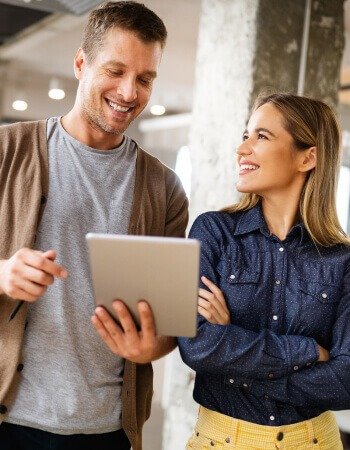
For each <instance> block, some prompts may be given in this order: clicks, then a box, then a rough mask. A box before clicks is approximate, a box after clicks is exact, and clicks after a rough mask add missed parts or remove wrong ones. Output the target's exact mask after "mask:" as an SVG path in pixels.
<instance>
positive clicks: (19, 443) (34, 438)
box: [0, 422, 130, 450]
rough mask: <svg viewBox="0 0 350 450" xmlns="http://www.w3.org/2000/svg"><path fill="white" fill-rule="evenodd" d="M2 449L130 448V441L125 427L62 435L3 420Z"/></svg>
mask: <svg viewBox="0 0 350 450" xmlns="http://www.w3.org/2000/svg"><path fill="white" fill-rule="evenodd" d="M0 449H1V450H89V449H96V450H97V449H98V450H130V442H129V440H128V438H127V436H126V434H125V432H124V430H123V429H121V430H118V431H113V432H111V433H103V434H71V435H62V434H54V433H49V432H47V431H42V430H38V429H36V428H30V427H24V426H21V425H14V424H12V423H5V422H3V423H2V424H1V425H0Z"/></svg>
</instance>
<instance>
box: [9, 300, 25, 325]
mask: <svg viewBox="0 0 350 450" xmlns="http://www.w3.org/2000/svg"><path fill="white" fill-rule="evenodd" d="M23 303H24V300H20V301H18V302H17V304H16V306H15V307H14V308H13V311H12V313H11V314H10V317H9V320H8V321H9V322H11V320H12V319H14V318H15V316H16V314H17V313H18V311H19V310H20V309H21V306H22V305H23Z"/></svg>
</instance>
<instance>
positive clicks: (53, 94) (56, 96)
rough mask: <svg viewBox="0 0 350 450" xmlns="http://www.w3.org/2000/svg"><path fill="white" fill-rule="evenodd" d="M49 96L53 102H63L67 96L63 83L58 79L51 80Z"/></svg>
mask: <svg viewBox="0 0 350 450" xmlns="http://www.w3.org/2000/svg"><path fill="white" fill-rule="evenodd" d="M48 95H49V97H50V98H52V99H53V100H62V99H63V98H64V97H65V96H66V93H65V92H64V89H63V86H62V83H61V82H60V81H59V80H58V79H57V78H51V80H50V86H49V92H48Z"/></svg>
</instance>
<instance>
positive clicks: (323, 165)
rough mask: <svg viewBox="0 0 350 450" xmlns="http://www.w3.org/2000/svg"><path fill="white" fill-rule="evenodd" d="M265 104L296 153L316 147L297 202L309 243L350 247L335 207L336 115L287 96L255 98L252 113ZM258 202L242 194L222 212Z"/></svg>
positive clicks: (321, 105)
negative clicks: (276, 112)
mask: <svg viewBox="0 0 350 450" xmlns="http://www.w3.org/2000/svg"><path fill="white" fill-rule="evenodd" d="M265 103H271V104H272V105H273V106H274V107H275V108H277V109H278V110H279V112H280V113H281V114H282V115H283V117H284V126H285V129H286V130H287V131H288V133H290V134H291V136H292V138H293V141H294V146H295V148H296V149H297V150H305V149H307V148H309V147H314V146H315V147H316V154H317V163H316V167H315V168H314V169H312V170H311V171H310V172H309V175H308V177H307V179H306V182H305V185H304V189H303V191H302V194H301V197H300V202H299V214H300V217H301V219H302V221H303V223H304V225H305V227H306V229H307V231H308V232H309V234H310V236H311V239H312V240H313V241H314V242H315V243H316V244H319V245H322V246H325V247H328V246H332V245H336V244H346V245H350V239H349V237H348V236H347V234H346V233H345V232H344V230H343V229H342V227H341V225H340V223H339V220H338V217H337V212H336V206H335V205H336V200H335V195H336V187H337V181H338V174H339V166H340V155H341V150H340V144H341V131H340V127H339V124H338V120H337V118H336V116H335V113H334V112H333V110H332V109H331V108H330V107H329V106H328V105H326V104H325V103H323V102H321V101H319V100H314V99H311V98H307V97H301V96H298V95H294V94H289V93H287V94H286V93H277V94H270V95H267V96H263V97H258V99H257V100H256V102H255V104H254V107H253V111H255V110H256V109H257V108H259V107H260V106H262V105H264V104H265ZM260 200H261V197H259V196H258V195H257V194H252V193H245V194H243V195H242V197H241V200H240V201H239V202H238V203H237V204H235V205H232V206H229V207H227V208H225V209H223V211H226V212H236V211H245V210H248V209H250V208H252V207H253V206H255V205H256V204H257V203H259V201H260Z"/></svg>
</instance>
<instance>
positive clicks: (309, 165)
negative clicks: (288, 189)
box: [299, 147, 317, 172]
mask: <svg viewBox="0 0 350 450" xmlns="http://www.w3.org/2000/svg"><path fill="white" fill-rule="evenodd" d="M316 163H317V149H316V147H310V148H308V149H306V150H304V151H302V152H301V160H300V165H299V170H300V172H308V171H309V170H311V169H313V168H314V167H316Z"/></svg>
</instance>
